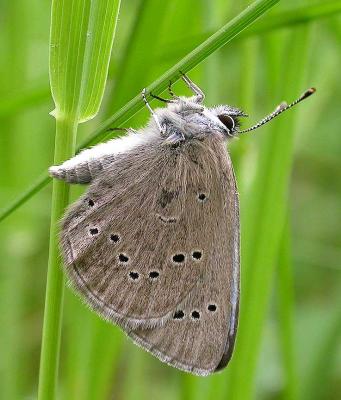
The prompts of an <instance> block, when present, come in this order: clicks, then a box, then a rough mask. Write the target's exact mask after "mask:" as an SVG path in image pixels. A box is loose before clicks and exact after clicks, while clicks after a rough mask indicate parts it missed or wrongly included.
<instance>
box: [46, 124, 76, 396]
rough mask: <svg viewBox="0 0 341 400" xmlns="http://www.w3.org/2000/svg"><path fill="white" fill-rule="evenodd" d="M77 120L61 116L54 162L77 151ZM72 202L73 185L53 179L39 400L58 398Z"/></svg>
mask: <svg viewBox="0 0 341 400" xmlns="http://www.w3.org/2000/svg"><path fill="white" fill-rule="evenodd" d="M76 132H77V122H76V121H72V120H65V119H63V120H61V121H60V120H59V119H57V129H56V142H55V157H54V162H55V163H56V164H57V163H60V162H61V161H62V160H63V159H65V158H69V157H71V156H72V155H73V153H74V147H75V139H76ZM68 201H69V185H67V184H65V183H64V182H62V181H57V180H54V181H53V188H52V205H51V227H50V245H49V262H48V270H47V284H46V297H45V312H44V325H43V337H42V348H41V358H40V373H39V388H38V399H39V400H47V399H51V400H52V399H54V398H55V396H56V381H57V372H58V361H59V348H60V335H61V319H62V304H63V291H64V290H63V288H64V277H63V272H62V269H61V263H60V256H59V249H58V240H57V237H58V221H59V220H60V218H61V216H62V215H63V212H64V209H65V207H66V205H67V204H68Z"/></svg>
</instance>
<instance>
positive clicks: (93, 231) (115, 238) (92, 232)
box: [89, 227, 121, 243]
mask: <svg viewBox="0 0 341 400" xmlns="http://www.w3.org/2000/svg"><path fill="white" fill-rule="evenodd" d="M89 233H90V235H91V236H96V235H98V234H99V229H98V228H97V227H91V228H90V229H89ZM110 240H111V242H113V243H118V242H120V240H121V237H120V235H118V234H117V233H112V234H110Z"/></svg>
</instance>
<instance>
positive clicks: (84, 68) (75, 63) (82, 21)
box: [50, 0, 120, 122]
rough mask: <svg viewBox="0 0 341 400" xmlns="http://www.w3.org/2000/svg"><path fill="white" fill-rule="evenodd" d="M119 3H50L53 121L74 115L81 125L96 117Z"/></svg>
mask: <svg viewBox="0 0 341 400" xmlns="http://www.w3.org/2000/svg"><path fill="white" fill-rule="evenodd" d="M119 4H120V0H111V1H109V0H107V1H91V0H73V1H65V0H64V1H63V0H59V1H54V2H53V3H52V23H51V39H50V43H51V44H50V46H51V49H50V50H51V51H50V80H51V90H52V96H53V99H54V102H55V106H56V109H55V110H54V111H53V115H54V116H56V118H63V117H64V116H65V115H74V116H75V117H76V119H77V121H79V122H84V121H87V120H88V119H91V118H93V117H94V116H95V115H96V113H97V111H98V109H99V106H100V103H101V100H102V96H103V92H104V88H105V82H106V77H107V72H108V67H109V61H110V54H111V48H112V43H113V40H114V34H115V28H116V20H117V15H118V8H119ZM70 48H72V49H73V51H72V52H70V51H69V50H70Z"/></svg>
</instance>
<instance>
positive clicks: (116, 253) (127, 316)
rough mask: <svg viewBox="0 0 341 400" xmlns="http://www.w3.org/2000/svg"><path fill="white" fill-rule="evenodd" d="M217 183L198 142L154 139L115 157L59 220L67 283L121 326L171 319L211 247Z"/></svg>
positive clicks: (209, 156) (215, 163)
mask: <svg viewBox="0 0 341 400" xmlns="http://www.w3.org/2000/svg"><path fill="white" fill-rule="evenodd" d="M220 185H221V176H220V175H219V160H218V159H217V157H216V156H215V155H214V152H212V153H211V152H208V153H207V149H206V147H205V146H204V145H203V144H202V143H197V144H196V145H190V146H188V147H183V148H175V149H174V148H172V147H171V146H169V145H168V146H165V145H163V144H162V143H161V141H157V140H155V142H151V143H149V144H148V146H141V147H140V148H138V149H136V150H134V151H132V152H131V153H130V154H128V155H122V156H121V157H118V158H117V160H116V161H115V162H114V163H113V164H112V165H110V167H109V168H106V169H104V170H103V173H102V174H101V175H100V176H99V178H98V179H96V180H95V181H94V182H93V183H92V184H91V186H90V187H89V190H88V192H87V194H86V195H85V196H83V197H82V198H81V199H80V201H79V202H77V203H76V205H74V206H73V207H71V209H70V210H69V212H68V213H67V215H66V217H65V219H64V222H63V228H62V240H61V243H62V249H63V254H64V259H65V263H66V269H67V273H68V276H69V277H70V280H71V282H72V284H73V285H74V286H75V287H76V288H78V290H79V291H80V292H81V294H82V296H83V298H84V299H85V300H86V301H87V302H88V303H89V304H90V305H91V306H92V307H93V308H94V309H95V310H97V311H98V312H99V313H101V314H102V315H103V316H104V317H105V318H108V319H110V320H112V321H114V322H117V323H119V324H120V325H122V326H124V327H130V328H136V327H137V326H143V327H152V326H156V325H161V324H162V323H164V321H166V320H167V319H170V318H172V315H173V313H174V310H175V309H176V308H177V307H180V306H181V305H182V304H183V303H184V302H186V301H187V299H188V297H189V295H190V293H191V292H192V291H193V290H194V289H195V287H196V285H197V283H198V282H199V281H200V278H201V277H202V276H203V272H204V269H205V265H206V264H205V263H207V258H208V256H209V253H208V252H207V251H208V250H207V251H206V249H212V251H213V249H214V248H215V243H214V241H215V236H214V232H215V231H216V229H217V225H218V224H219V223H220V218H221V217H222V212H221V211H220V212H216V210H215V207H216V206H217V204H216V201H215V197H214V196H216V194H218V193H219V191H220ZM212 195H213V197H212V198H211V196H212ZM221 195H222V194H221V193H220V196H221ZM217 201H218V203H219V206H220V208H221V207H225V203H224V202H223V200H222V197H219V200H217ZM204 249H205V250H204ZM211 257H212V256H211Z"/></svg>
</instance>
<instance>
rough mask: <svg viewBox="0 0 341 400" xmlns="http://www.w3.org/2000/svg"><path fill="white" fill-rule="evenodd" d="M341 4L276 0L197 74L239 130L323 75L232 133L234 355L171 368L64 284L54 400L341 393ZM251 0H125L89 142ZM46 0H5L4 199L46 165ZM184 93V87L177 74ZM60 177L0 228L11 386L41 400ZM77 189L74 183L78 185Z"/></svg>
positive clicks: (0, 29) (7, 388) (0, 43)
mask: <svg viewBox="0 0 341 400" xmlns="http://www.w3.org/2000/svg"><path fill="white" fill-rule="evenodd" d="M340 3H341V2H340V1H322V0H320V1H308V0H307V1H304V0H296V1H292V0H287V1H281V2H280V3H279V4H278V5H277V6H275V7H274V8H273V9H272V10H271V11H270V12H269V13H268V14H266V15H265V16H264V17H262V18H261V19H260V20H258V21H256V23H255V24H254V25H253V26H252V27H251V28H250V29H249V30H248V31H245V32H244V33H243V34H242V35H241V36H240V37H238V38H236V39H234V40H233V41H232V42H231V43H229V44H228V45H227V46H225V47H224V48H222V49H220V50H218V51H217V52H215V53H214V54H213V55H211V56H210V57H208V58H207V59H206V60H204V61H203V62H202V63H201V64H200V65H199V66H198V67H196V68H195V69H194V70H193V71H191V72H190V74H189V76H190V77H191V78H192V79H193V80H194V81H195V82H197V83H198V84H199V85H200V86H201V87H202V89H203V90H204V91H205V92H206V96H207V97H206V103H207V104H208V105H214V104H219V103H227V104H231V105H235V106H238V107H240V108H242V109H243V110H245V111H246V112H247V113H248V114H249V115H250V117H249V118H248V119H247V120H246V121H245V123H244V127H247V126H249V125H251V123H254V122H255V121H257V120H258V119H259V118H261V117H263V116H264V115H265V114H266V113H268V112H270V111H272V110H273V109H274V108H275V107H276V105H277V104H278V103H280V102H281V101H282V100H284V99H285V100H287V101H291V100H294V99H295V98H296V97H297V96H298V95H299V94H301V92H303V91H304V90H305V89H306V88H308V87H309V86H315V87H316V88H317V93H316V94H315V96H313V97H312V98H310V99H309V100H307V101H305V102H304V103H302V104H300V105H298V106H297V108H295V109H294V110H292V111H290V112H288V113H287V114H286V115H283V116H281V117H279V118H278V119H277V121H274V122H273V123H272V124H269V125H268V126H267V127H264V128H262V129H260V130H258V131H257V132H254V133H252V134H249V135H245V136H244V137H242V138H240V139H239V140H234V141H233V142H232V143H231V144H230V145H229V148H230V151H231V157H232V160H233V162H234V165H235V169H236V173H237V180H238V186H239V191H240V199H241V219H242V238H241V240H242V302H241V323H240V327H239V334H238V336H237V346H236V351H235V354H234V356H233V359H232V361H231V363H230V365H229V366H228V368H227V369H226V370H224V371H223V372H222V373H220V374H217V375H214V376H211V377H208V378H199V377H192V376H190V375H187V374H185V373H182V372H179V371H177V370H175V369H172V368H171V367H168V366H166V365H164V364H162V363H161V362H159V361H158V360H156V359H154V358H153V357H152V356H151V355H149V354H147V353H145V352H144V351H143V350H141V349H139V348H137V347H136V346H134V345H133V344H132V343H131V342H130V341H129V340H128V339H127V338H126V337H125V336H124V334H123V333H122V332H121V331H120V330H119V329H118V328H117V327H114V326H111V325H109V324H107V323H106V322H104V321H102V320H100V319H99V318H98V317H97V316H96V315H95V314H94V313H92V312H91V311H89V310H88V308H87V307H86V306H84V305H83V304H82V303H81V302H80V301H79V300H78V299H77V298H76V297H75V296H74V295H73V294H72V292H71V291H70V290H69V289H67V291H66V298H65V307H64V317H63V332H62V348H61V361H60V376H59V389H58V397H59V398H60V399H89V400H90V399H137V398H139V399H144V398H146V399H149V398H152V399H155V398H156V399H158V398H160V399H161V398H162V399H225V398H226V399H227V398H228V399H234V398H236V399H242V400H244V399H304V400H305V399H307V400H308V399H309V400H314V399H316V400H318V399H338V398H340V393H341V346H340V343H341V340H340V337H341V308H340V304H341V301H340V300H341V291H340V288H341V285H340V283H341V276H340V275H341V207H340V199H341V164H340V155H341V132H340V128H339V126H340V125H341V113H340V107H341V98H340V93H341V74H340V65H341V51H340V45H341V18H340V16H339V15H341V4H340ZM247 4H248V2H245V1H239V2H235V1H232V0H228V1H227V0H225V1H223V0H213V1H210V0H201V1H199V0H171V1H167V2H165V1H162V0H126V1H125V0H123V1H122V5H121V12H120V16H119V21H118V28H117V34H116V38H115V42H114V48H113V54H112V62H111V65H110V71H109V77H108V83H107V90H106V95H105V99H104V102H103V104H102V107H101V113H100V115H98V116H97V117H96V118H95V119H94V120H92V121H90V122H88V123H86V124H84V125H81V127H80V132H79V133H80V135H79V140H80V141H81V140H82V139H84V138H86V137H87V136H88V135H89V134H90V132H92V131H93V130H94V129H95V128H96V127H97V126H98V124H99V122H100V121H102V120H103V119H104V118H106V117H108V116H110V115H112V114H113V112H114V111H116V110H117V109H119V108H120V107H121V106H123V105H124V104H125V103H126V102H127V101H128V100H130V99H131V98H132V97H134V96H135V95H136V94H137V93H139V92H140V90H141V89H142V88H143V87H144V86H147V85H148V84H150V83H151V82H153V81H154V80H155V79H156V78H157V77H158V76H159V75H160V74H162V73H163V72H164V71H166V70H167V69H168V68H170V67H171V66H172V65H174V64H175V63H176V62H177V61H178V60H179V59H181V58H182V57H183V56H184V55H185V54H187V53H188V52H189V51H190V50H192V49H193V48H194V47H195V46H196V45H198V44H199V43H200V42H201V41H202V40H204V39H205V38H206V37H208V36H209V35H210V34H211V33H213V32H214V31H215V30H217V29H218V28H219V27H220V26H222V25H223V24H224V23H226V22H227V21H228V20H229V19H230V18H232V17H233V16H235V15H237V14H238V13H239V12H240V11H241V10H242V9H243V8H244V7H245V6H246V5H247ZM50 6H51V4H50V1H46V0H44V1H38V0H30V1H27V0H26V1H24V0H16V1H13V2H11V1H6V0H0V19H1V24H0V49H1V58H0V83H1V84H0V93H1V96H0V119H1V123H0V130H1V131H0V132H1V133H0V140H1V142H0V171H1V172H0V179H1V181H0V206H1V207H5V206H6V205H8V204H9V202H10V201H11V200H13V199H15V198H16V197H17V196H18V195H20V194H21V193H22V192H23V190H24V189H26V188H27V187H28V186H29V185H30V184H32V183H33V182H34V180H35V179H36V178H37V177H38V176H39V175H40V174H41V173H42V172H43V171H46V170H47V168H48V166H49V165H51V163H52V158H53V147H54V132H55V121H54V120H53V118H51V117H50V116H49V114H48V113H49V112H50V111H51V110H52V109H53V103H52V100H51V96H50V89H49V79H48V46H49V24H50ZM339 13H340V14H339ZM174 90H175V91H176V93H179V94H186V93H188V92H187V89H186V88H185V87H184V85H183V84H182V83H180V82H179V83H177V84H176V85H175V87H174ZM152 105H153V107H156V106H160V104H159V103H157V102H156V101H153V102H152ZM147 118H148V113H147V112H146V110H144V111H143V112H140V113H138V114H137V115H136V116H135V117H134V118H132V119H131V120H130V121H129V125H130V126H132V127H134V128H138V127H139V126H142V125H143V124H144V123H145V122H146V120H147ZM50 190H51V188H50V186H48V187H46V188H44V189H43V190H42V191H41V192H39V193H38V194H36V195H35V196H34V197H33V198H32V199H30V200H29V201H28V202H27V203H26V204H25V205H24V206H23V207H21V208H20V209H18V210H17V211H16V212H15V213H13V214H12V215H10V216H9V217H8V218H7V219H6V220H5V221H3V222H2V223H1V225H0V235H1V236H0V237H1V241H0V260H1V261H0V332H1V333H0V398H1V399H6V400H10V399H34V398H36V392H37V381H38V371H39V356H40V343H41V330H42V317H43V310H44V295H45V283H46V266H47V256H48V236H49V212H50V199H51V193H50ZM81 191H82V189H81V188H73V189H72V196H73V198H74V199H75V198H77V197H78V196H79V195H80V193H81ZM254 260H255V261H254ZM263 267H264V268H263ZM245 388H246V389H245Z"/></svg>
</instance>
